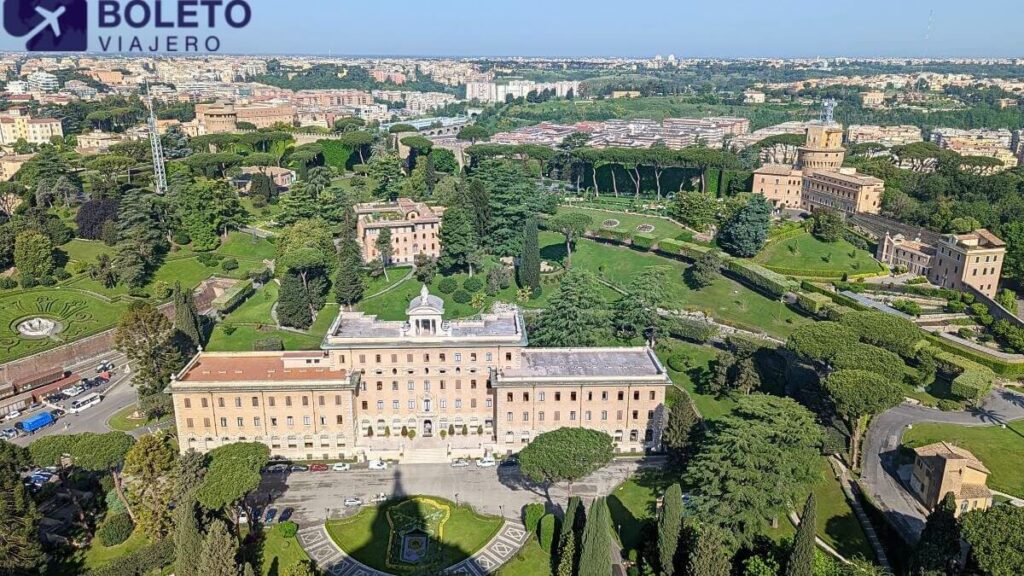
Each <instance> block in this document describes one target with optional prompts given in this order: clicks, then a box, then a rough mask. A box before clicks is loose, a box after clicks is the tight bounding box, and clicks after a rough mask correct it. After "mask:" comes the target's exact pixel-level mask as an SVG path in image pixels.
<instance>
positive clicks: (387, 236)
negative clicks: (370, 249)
mask: <svg viewBox="0 0 1024 576" xmlns="http://www.w3.org/2000/svg"><path fill="white" fill-rule="evenodd" d="M374 244H375V246H376V247H377V254H378V255H379V256H380V265H381V268H383V270H384V278H385V279H387V277H388V264H390V263H391V258H392V257H394V255H395V247H394V245H393V244H392V243H391V229H390V228H384V229H382V230H381V231H380V233H379V234H377V241H376V242H375V243H374Z"/></svg>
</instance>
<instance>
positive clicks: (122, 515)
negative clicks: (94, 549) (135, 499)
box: [96, 512, 135, 547]
mask: <svg viewBox="0 0 1024 576" xmlns="http://www.w3.org/2000/svg"><path fill="white" fill-rule="evenodd" d="M133 531H135V523H134V522H132V517H131V516H129V515H128V513H127V512H119V513H117V514H110V515H108V516H107V517H106V518H105V519H104V520H103V523H102V524H100V527H99V528H97V529H96V537H97V538H99V539H100V543H101V544H103V545H104V546H107V547H110V546H117V545H118V544H120V543H122V542H124V541H125V540H127V539H128V538H129V537H131V535H132V532H133Z"/></svg>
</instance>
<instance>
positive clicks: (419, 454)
mask: <svg viewBox="0 0 1024 576" xmlns="http://www.w3.org/2000/svg"><path fill="white" fill-rule="evenodd" d="M399 462H401V463H402V464H439V463H444V462H448V448H447V447H446V446H442V447H440V448H426V447H424V448H420V447H415V448H413V447H410V446H406V447H405V454H403V455H402V458H401V460H399Z"/></svg>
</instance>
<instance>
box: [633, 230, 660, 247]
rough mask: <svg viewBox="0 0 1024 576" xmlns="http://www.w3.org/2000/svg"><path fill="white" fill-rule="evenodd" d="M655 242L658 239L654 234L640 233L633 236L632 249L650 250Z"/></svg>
mask: <svg viewBox="0 0 1024 576" xmlns="http://www.w3.org/2000/svg"><path fill="white" fill-rule="evenodd" d="M657 241H658V238H657V237H656V236H655V235H654V234H642V233H640V234H634V235H633V247H634V248H638V249H640V250H650V249H651V247H653V246H654V243H655V242H657Z"/></svg>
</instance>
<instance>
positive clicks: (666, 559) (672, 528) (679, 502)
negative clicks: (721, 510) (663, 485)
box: [658, 484, 683, 576]
mask: <svg viewBox="0 0 1024 576" xmlns="http://www.w3.org/2000/svg"><path fill="white" fill-rule="evenodd" d="M682 530H683V489H682V488H680V487H679V484H673V485H671V486H669V487H668V490H665V496H664V498H663V499H662V506H661V516H659V517H658V559H659V560H660V562H661V573H662V574H664V575H665V576H673V575H674V574H675V573H676V566H675V559H676V556H677V550H678V548H679V541H680V538H679V536H680V534H681V533H682Z"/></svg>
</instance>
